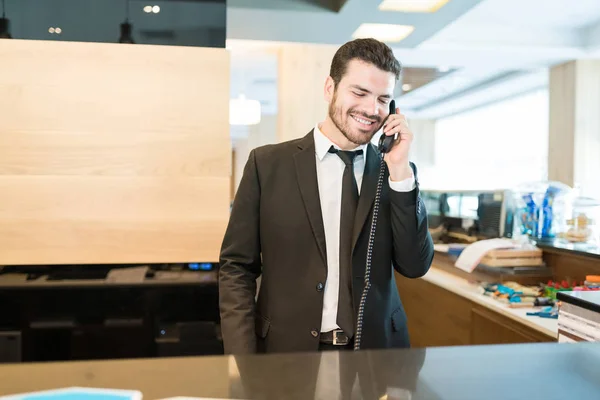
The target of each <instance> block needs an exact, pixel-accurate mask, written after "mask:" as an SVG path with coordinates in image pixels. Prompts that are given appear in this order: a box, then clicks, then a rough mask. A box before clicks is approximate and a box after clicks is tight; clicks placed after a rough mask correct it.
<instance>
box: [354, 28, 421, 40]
mask: <svg viewBox="0 0 600 400" xmlns="http://www.w3.org/2000/svg"><path fill="white" fill-rule="evenodd" d="M414 30H415V27H414V26H409V25H393V24H362V25H361V26H359V27H358V29H357V30H356V31H355V32H354V33H353V34H352V37H353V38H354V39H359V38H374V39H378V40H381V41H382V42H400V41H401V40H403V39H404V38H406V37H407V36H408V35H410V34H411V33H412V32H413V31H414Z"/></svg>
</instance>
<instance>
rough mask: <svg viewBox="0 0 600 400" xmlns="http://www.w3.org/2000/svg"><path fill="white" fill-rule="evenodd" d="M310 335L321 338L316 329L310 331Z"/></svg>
mask: <svg viewBox="0 0 600 400" xmlns="http://www.w3.org/2000/svg"><path fill="white" fill-rule="evenodd" d="M310 334H311V335H313V337H317V336H319V332H317V331H316V330H314V329H313V330H312V331H310Z"/></svg>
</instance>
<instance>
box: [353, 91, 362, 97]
mask: <svg viewBox="0 0 600 400" xmlns="http://www.w3.org/2000/svg"><path fill="white" fill-rule="evenodd" d="M353 93H354V95H355V96H358V97H363V96H364V95H365V94H364V93H357V92H353Z"/></svg>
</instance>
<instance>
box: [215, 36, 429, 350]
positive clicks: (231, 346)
mask: <svg viewBox="0 0 600 400" xmlns="http://www.w3.org/2000/svg"><path fill="white" fill-rule="evenodd" d="M399 74H400V64H399V62H398V61H397V60H396V59H395V57H394V55H393V53H392V51H391V49H390V48H389V47H388V46H386V45H385V44H383V43H381V42H378V41H376V40H373V39H358V40H354V41H351V42H349V43H346V44H345V45H343V46H342V47H341V48H340V49H339V50H338V51H337V52H336V54H335V56H334V57H333V60H332V63H331V69H330V76H329V77H327V79H326V82H325V90H324V94H325V99H326V100H327V101H328V103H329V112H328V115H327V118H326V119H325V121H324V122H322V123H317V124H316V126H315V127H314V129H312V130H311V131H310V132H309V133H308V134H307V135H306V136H304V137H303V138H301V139H297V140H292V141H288V142H284V143H280V144H275V145H267V146H263V147H259V148H256V149H254V150H253V151H251V153H250V155H249V158H248V162H247V164H246V166H245V169H244V173H243V177H242V179H241V182H240V185H239V188H238V191H237V194H236V198H235V200H234V204H233V207H232V211H231V217H230V220H229V225H228V227H227V231H226V233H225V237H224V240H223V246H222V249H221V259H220V264H221V265H220V271H219V297H220V300H219V301H220V311H221V328H222V335H223V341H224V345H225V352H226V353H233V354H244V353H255V352H268V353H274V352H297V351H317V350H328V349H335V350H337V349H343V348H347V349H350V348H352V346H353V341H354V337H355V332H356V327H357V319H356V317H357V313H358V307H359V304H360V299H361V295H362V292H363V287H364V276H365V261H366V253H367V246H368V241H369V231H370V228H371V217H372V213H373V204H374V198H375V192H376V187H377V180H378V176H379V171H380V165H381V158H380V157H381V154H379V153H378V152H377V150H376V147H375V146H373V145H372V144H370V141H371V139H372V138H373V135H375V133H376V132H377V131H379V130H380V129H381V128H382V127H383V133H384V134H386V135H394V134H396V133H398V139H397V140H396V143H395V144H394V146H393V148H392V150H391V151H390V152H389V153H387V154H386V155H385V158H384V161H385V165H386V169H385V179H384V181H383V186H382V191H381V200H380V207H379V212H378V220H377V225H376V233H375V239H374V245H373V249H372V266H371V273H370V281H371V288H370V290H369V293H368V297H367V299H366V305H365V311H364V318H363V327H362V339H361V343H360V344H361V349H372V348H392V347H408V346H409V338H408V332H407V327H406V315H405V313H404V309H403V307H402V303H401V301H400V297H399V295H398V290H397V288H396V285H395V280H394V269H395V270H396V271H398V272H399V273H400V274H402V275H404V276H406V277H409V278H418V277H421V276H423V275H424V274H425V273H426V272H427V271H428V269H429V266H430V264H431V260H432V258H433V242H432V239H431V236H430V235H429V231H428V226H427V214H426V210H425V207H424V205H423V203H422V201H421V198H420V196H419V188H418V181H417V173H416V167H415V166H414V164H413V163H411V162H409V160H408V154H409V149H410V144H411V142H412V140H413V134H412V132H411V131H410V129H409V127H408V125H407V123H406V119H405V118H404V116H403V115H402V114H400V113H399V110H397V113H396V114H391V115H389V102H390V101H391V100H392V95H393V92H394V87H395V84H396V82H397V80H398V78H399ZM261 275H262V280H261V286H260V291H259V295H258V299H257V300H256V301H255V296H256V280H257V278H258V277H259V276H261Z"/></svg>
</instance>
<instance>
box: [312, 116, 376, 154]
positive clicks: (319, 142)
mask: <svg viewBox="0 0 600 400" xmlns="http://www.w3.org/2000/svg"><path fill="white" fill-rule="evenodd" d="M313 135H314V138H315V152H316V153H317V157H319V161H323V158H324V157H325V155H327V153H328V152H329V148H330V147H331V146H333V147H335V148H336V149H339V148H340V147H339V146H338V145H336V144H335V143H333V142H332V141H331V140H329V138H328V137H327V136H325V134H324V133H323V132H321V129H319V124H316V125H315V129H314V133H313ZM359 149H362V151H363V157H364V159H365V160H366V159H367V144H362V145H360V146H358V147H357V148H356V149H354V150H359Z"/></svg>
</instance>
